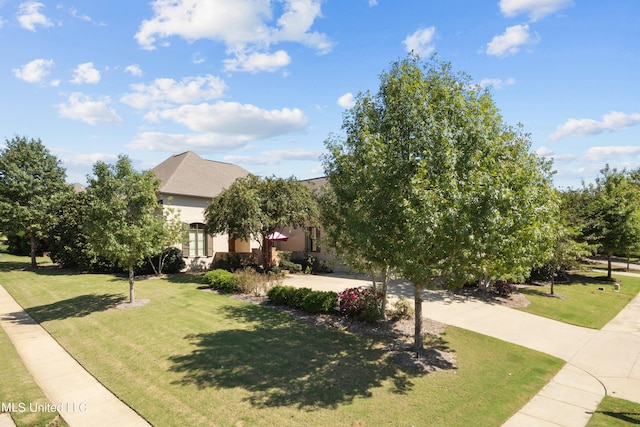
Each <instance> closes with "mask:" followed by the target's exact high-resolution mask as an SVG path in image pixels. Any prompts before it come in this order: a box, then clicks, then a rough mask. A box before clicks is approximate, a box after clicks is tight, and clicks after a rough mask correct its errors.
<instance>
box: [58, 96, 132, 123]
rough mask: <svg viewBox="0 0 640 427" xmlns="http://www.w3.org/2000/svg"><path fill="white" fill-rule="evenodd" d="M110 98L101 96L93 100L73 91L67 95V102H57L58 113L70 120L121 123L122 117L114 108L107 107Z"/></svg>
mask: <svg viewBox="0 0 640 427" xmlns="http://www.w3.org/2000/svg"><path fill="white" fill-rule="evenodd" d="M110 103H111V100H110V99H109V97H103V98H100V99H98V100H93V99H92V98H91V97H89V96H85V95H83V94H82V93H79V92H74V93H72V94H71V95H69V99H68V101H67V103H64V102H63V103H60V104H57V105H56V106H55V107H56V108H57V109H58V115H59V116H60V117H63V118H67V119H72V120H81V121H83V122H85V123H88V124H90V125H95V124H98V123H121V122H122V119H121V118H120V116H118V114H117V113H116V112H115V110H113V109H111V108H109V104H110Z"/></svg>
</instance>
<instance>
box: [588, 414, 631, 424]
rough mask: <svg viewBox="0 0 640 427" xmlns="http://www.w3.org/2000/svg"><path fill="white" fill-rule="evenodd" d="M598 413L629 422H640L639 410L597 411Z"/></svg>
mask: <svg viewBox="0 0 640 427" xmlns="http://www.w3.org/2000/svg"><path fill="white" fill-rule="evenodd" d="M596 413H600V414H602V415H606V416H608V417H611V418H615V419H617V420H620V421H623V422H625V423H628V424H640V413H637V412H612V411H596Z"/></svg>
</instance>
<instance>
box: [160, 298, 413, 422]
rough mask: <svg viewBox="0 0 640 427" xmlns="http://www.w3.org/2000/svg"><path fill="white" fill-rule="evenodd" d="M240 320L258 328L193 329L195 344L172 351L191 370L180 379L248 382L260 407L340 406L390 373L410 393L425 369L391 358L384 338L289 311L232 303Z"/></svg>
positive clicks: (176, 368) (180, 366)
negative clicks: (187, 350)
mask: <svg viewBox="0 0 640 427" xmlns="http://www.w3.org/2000/svg"><path fill="white" fill-rule="evenodd" d="M223 310H225V311H226V315H227V316H228V317H230V318H233V319H234V320H242V321H245V322H247V323H249V324H251V323H253V324H254V325H255V326H254V328H253V329H232V330H223V331H219V332H211V333H202V334H196V335H188V336H186V337H185V339H187V340H189V341H191V343H192V345H194V346H195V349H194V350H193V351H192V352H191V353H189V354H185V355H178V356H172V357H170V358H169V360H170V361H171V362H172V363H173V366H172V367H171V368H170V370H171V371H173V372H179V373H184V374H185V375H184V377H183V378H182V379H181V380H179V381H176V383H177V384H183V385H195V386H197V387H198V388H200V389H204V388H208V387H215V388H236V387H238V388H242V389H245V390H247V391H250V392H251V393H252V395H251V397H249V398H248V399H247V400H248V401H249V402H250V403H251V404H252V405H255V406H258V407H277V406H296V407H297V408H299V409H304V410H314V409H318V408H335V407H337V406H338V405H339V404H343V403H350V402H352V401H353V400H354V399H355V398H357V397H370V396H371V395H372V393H371V389H372V388H376V387H380V386H381V385H382V383H383V382H384V381H385V380H387V379H390V380H391V381H392V383H393V386H392V390H391V392H393V393H399V394H404V393H407V392H409V391H410V390H411V389H412V387H413V383H412V382H411V380H410V378H412V377H415V376H417V375H425V373H422V372H420V373H418V372H411V371H408V370H405V371H403V370H402V369H401V367H400V366H398V365H395V364H393V363H391V362H390V361H389V360H388V358H387V354H388V352H387V351H386V350H385V349H384V348H383V347H384V346H383V345H382V344H383V342H382V341H379V340H376V339H373V338H363V337H359V336H356V335H351V334H345V333H343V332H339V331H334V330H326V329H321V328H318V327H316V326H313V325H311V324H305V323H304V322H300V321H295V320H293V319H292V318H291V317H290V316H288V315H287V314H285V313H281V312H276V311H273V310H269V309H267V308H264V307H258V306H252V305H249V306H240V307H230V306H229V307H225V308H223Z"/></svg>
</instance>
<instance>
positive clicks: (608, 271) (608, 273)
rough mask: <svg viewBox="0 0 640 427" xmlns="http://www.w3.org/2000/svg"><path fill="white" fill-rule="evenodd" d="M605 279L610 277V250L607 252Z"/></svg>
mask: <svg viewBox="0 0 640 427" xmlns="http://www.w3.org/2000/svg"><path fill="white" fill-rule="evenodd" d="M607 279H611V252H609V253H608V254H607Z"/></svg>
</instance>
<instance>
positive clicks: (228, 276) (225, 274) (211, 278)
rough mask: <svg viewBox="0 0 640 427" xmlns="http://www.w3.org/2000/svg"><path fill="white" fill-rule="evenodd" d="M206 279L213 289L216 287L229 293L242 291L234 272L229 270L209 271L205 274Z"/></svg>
mask: <svg viewBox="0 0 640 427" xmlns="http://www.w3.org/2000/svg"><path fill="white" fill-rule="evenodd" d="M204 281H205V283H207V284H208V285H210V286H211V287H212V288H213V289H216V290H218V291H222V292H227V293H235V292H239V291H240V287H239V286H238V283H237V281H236V280H235V277H234V276H233V273H231V272H229V271H227V270H222V269H216V270H211V271H208V272H207V273H205V275H204Z"/></svg>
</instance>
